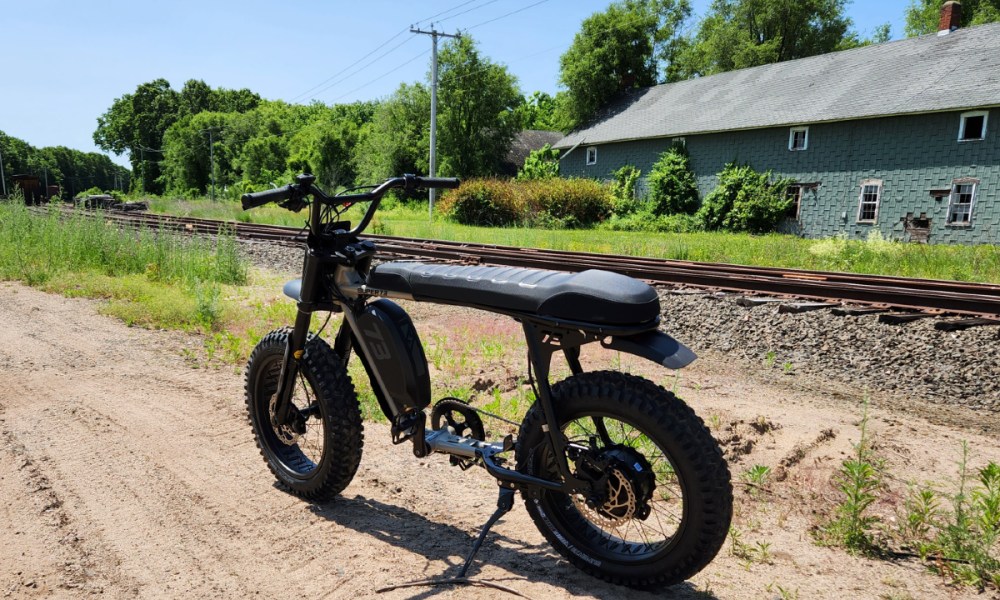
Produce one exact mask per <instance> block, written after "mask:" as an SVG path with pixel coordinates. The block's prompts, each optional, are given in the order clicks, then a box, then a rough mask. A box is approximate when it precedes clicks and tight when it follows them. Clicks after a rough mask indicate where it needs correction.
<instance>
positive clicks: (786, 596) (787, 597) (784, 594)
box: [764, 581, 799, 600]
mask: <svg viewBox="0 0 1000 600" xmlns="http://www.w3.org/2000/svg"><path fill="white" fill-rule="evenodd" d="M764 591H766V592H767V593H768V594H774V593H777V594H778V596H777V597H778V598H781V600H798V598H799V589H798V588H795V589H794V590H790V589H788V588H785V587H782V586H781V585H780V584H778V583H776V582H773V581H772V582H771V583H769V584H767V585H766V586H764Z"/></svg>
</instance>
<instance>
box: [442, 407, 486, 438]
mask: <svg viewBox="0 0 1000 600" xmlns="http://www.w3.org/2000/svg"><path fill="white" fill-rule="evenodd" d="M431 427H433V428H434V429H441V428H442V427H447V428H448V429H449V430H450V431H451V432H452V433H454V434H455V435H458V436H461V437H467V438H472V439H474V440H479V441H481V442H483V441H486V428H485V427H483V420H482V419H480V418H479V414H478V413H477V412H476V410H475V409H474V408H472V407H471V406H469V404H468V403H466V402H463V401H461V400H459V399H458V398H442V399H441V400H439V401H438V402H437V404H435V405H434V410H432V411H431Z"/></svg>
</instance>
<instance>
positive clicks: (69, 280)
mask: <svg viewBox="0 0 1000 600" xmlns="http://www.w3.org/2000/svg"><path fill="white" fill-rule="evenodd" d="M0 279H6V280H19V281H24V282H26V283H27V284H29V285H33V286H38V287H43V288H45V289H47V290H50V291H58V292H61V293H64V294H67V295H78V296H90V297H101V298H107V299H110V300H111V301H112V302H111V304H110V305H109V308H108V311H109V312H111V313H113V314H115V315H116V316H119V317H121V318H122V319H124V320H125V321H127V322H129V323H134V324H143V325H156V326H169V327H179V328H186V329H191V328H202V329H213V328H216V327H217V326H218V324H219V322H220V320H221V318H222V314H221V312H222V311H221V308H220V303H219V296H220V286H232V285H243V284H245V283H246V281H247V266H246V264H245V263H244V262H243V260H242V259H241V258H240V257H239V254H238V252H237V246H236V241H235V239H234V238H233V237H232V236H221V237H219V238H218V239H217V240H214V241H213V240H205V239H198V238H188V237H182V236H179V235H176V234H169V233H163V232H153V231H148V230H139V231H133V230H128V231H124V230H119V229H118V228H117V227H115V226H113V225H111V224H108V223H105V222H104V221H102V220H100V219H93V218H86V217H84V216H69V217H66V216H65V215H64V214H63V213H61V212H59V211H56V210H53V211H50V212H49V213H48V214H37V213H33V212H30V211H28V210H27V208H25V207H24V206H23V205H21V204H19V203H17V202H7V203H0Z"/></svg>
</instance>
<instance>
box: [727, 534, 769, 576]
mask: <svg viewBox="0 0 1000 600" xmlns="http://www.w3.org/2000/svg"><path fill="white" fill-rule="evenodd" d="M729 542H730V544H731V545H730V548H729V553H730V554H731V555H732V556H735V557H736V558H738V559H740V560H741V561H742V562H743V568H745V569H746V570H748V571H749V570H750V565H752V564H753V563H755V562H759V563H767V564H770V562H771V544H770V542H760V541H758V542H755V543H752V544H751V543H749V542H745V541H743V533H742V532H741V531H740V530H739V529H737V528H736V527H730V528H729Z"/></svg>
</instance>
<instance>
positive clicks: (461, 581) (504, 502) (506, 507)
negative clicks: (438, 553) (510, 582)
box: [375, 487, 527, 598]
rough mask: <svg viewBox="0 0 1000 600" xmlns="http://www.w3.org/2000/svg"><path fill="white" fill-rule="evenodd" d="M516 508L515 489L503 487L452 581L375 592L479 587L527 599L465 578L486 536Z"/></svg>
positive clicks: (492, 584) (511, 590) (414, 582)
mask: <svg viewBox="0 0 1000 600" xmlns="http://www.w3.org/2000/svg"><path fill="white" fill-rule="evenodd" d="M512 508H514V489H513V488H507V487H501V488H500V497H499V498H497V509H496V511H494V513H493V515H492V516H491V517H490V518H489V520H488V521H486V525H483V528H482V530H480V532H479V537H477V538H476V541H475V543H473V544H472V551H471V552H469V556H468V557H466V559H465V564H464V565H462V569H461V570H460V571H459V572H458V575H456V576H455V577H453V578H451V579H425V580H421V581H411V582H409V583H401V584H399V585H393V586H390V587H385V588H382V589H379V590H375V591H376V593H379V594H381V593H383V592H391V591H392V590H397V589H400V588H408V587H419V586H431V585H477V586H482V587H490V588H494V589H498V590H502V591H504V592H507V593H509V594H513V595H515V596H518V597H521V598H527V596H525V595H524V594H522V593H520V592H518V591H517V590H514V589H511V588H509V587H506V586H503V585H499V584H496V583H491V582H488V581H474V580H472V579H469V578H467V577H466V576H465V574H466V573H467V572H468V571H469V567H470V566H472V561H473V560H474V559H475V558H476V553H477V552H479V548H480V547H481V546H482V545H483V540H485V539H486V534H488V533H489V532H490V528H492V527H493V526H494V525H496V522H497V521H499V520H500V518H501V517H503V516H504V515H505V514H507V513H508V512H510V509H512Z"/></svg>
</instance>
